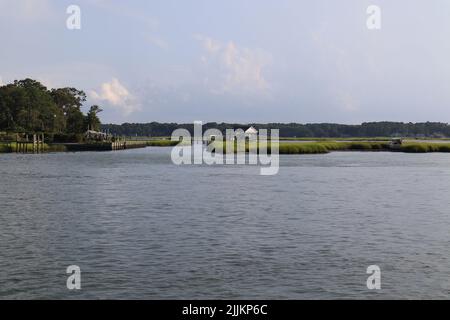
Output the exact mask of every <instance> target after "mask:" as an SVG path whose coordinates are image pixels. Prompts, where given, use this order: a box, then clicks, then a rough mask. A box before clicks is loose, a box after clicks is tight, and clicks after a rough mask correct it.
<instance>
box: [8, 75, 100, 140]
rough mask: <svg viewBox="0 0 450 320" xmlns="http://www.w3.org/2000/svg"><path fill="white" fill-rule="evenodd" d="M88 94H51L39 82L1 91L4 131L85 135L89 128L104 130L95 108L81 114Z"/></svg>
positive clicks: (23, 82)
mask: <svg viewBox="0 0 450 320" xmlns="http://www.w3.org/2000/svg"><path fill="white" fill-rule="evenodd" d="M85 101H86V94H85V93H84V92H83V91H80V90H77V89H75V88H59V89H52V90H48V89H47V88H46V87H45V86H44V85H42V84H41V83H39V82H38V81H36V80H32V79H24V80H20V81H14V83H12V84H8V85H5V86H1V87H0V131H13V132H28V133H31V132H45V133H58V134H81V133H83V132H85V131H86V129H87V125H88V124H89V125H90V126H91V127H92V128H93V129H97V130H98V129H99V128H100V120H99V118H98V116H97V114H98V113H99V112H100V111H101V109H100V107H98V106H93V107H92V108H91V110H90V111H89V113H88V115H86V116H85V115H84V114H83V113H82V111H81V107H82V106H83V103H84V102H85Z"/></svg>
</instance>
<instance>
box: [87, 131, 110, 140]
mask: <svg viewBox="0 0 450 320" xmlns="http://www.w3.org/2000/svg"><path fill="white" fill-rule="evenodd" d="M84 135H85V137H86V138H87V139H91V140H98V141H102V140H106V139H107V138H108V135H107V134H106V133H104V132H98V131H94V130H88V131H86V133H85V134H84Z"/></svg>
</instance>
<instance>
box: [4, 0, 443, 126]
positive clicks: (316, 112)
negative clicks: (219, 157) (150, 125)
mask: <svg viewBox="0 0 450 320" xmlns="http://www.w3.org/2000/svg"><path fill="white" fill-rule="evenodd" d="M71 4H75V5H78V6H79V7H80V8H81V30H68V29H67V28H66V19H67V18H68V16H69V15H68V14H67V13H66V8H67V7H68V6H69V5H71ZM373 4H374V5H377V6H379V7H380V9H381V30H369V29H368V28H367V26H366V20H367V18H368V15H367V13H366V9H367V7H368V6H369V5H373ZM449 12H450V2H449V1H446V0H431V1H418V0H414V1H407V0H397V1H387V0H378V1H365V0H343V1H333V0H327V1H326V0H316V1H301V0H280V1H274V0H271V1H268V0H239V1H238V0H227V1H224V0H220V1H219V0H215V1H213V0H209V1H200V0H189V1H148V0H147V1H145V0H142V1H137V0H129V1H118V0H116V1H113V0H111V1H107V0H82V1H81V0H80V1H75V0H71V1H65V0H58V1H56V0H55V1H51V0H0V38H1V39H2V46H1V49H0V81H2V83H8V82H11V81H13V80H14V79H21V78H25V77H31V78H35V79H38V80H40V81H42V82H43V83H44V84H45V85H47V86H49V87H63V86H74V87H77V88H79V89H82V90H84V91H85V92H86V93H87V94H88V96H89V101H88V103H89V104H94V103H96V104H99V105H101V106H102V107H103V109H104V112H103V113H102V115H101V118H102V121H103V122H114V123H122V122H150V121H173V122H192V121H194V120H203V121H217V122H222V121H227V122H231V121H233V122H301V123H306V122H339V123H360V122H363V121H381V120H390V121H413V122H416V121H443V122H448V121H450V38H449V35H450V18H449V17H450V16H449Z"/></svg>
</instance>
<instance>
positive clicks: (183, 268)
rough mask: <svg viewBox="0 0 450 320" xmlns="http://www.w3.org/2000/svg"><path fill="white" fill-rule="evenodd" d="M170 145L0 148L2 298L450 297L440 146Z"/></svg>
mask: <svg viewBox="0 0 450 320" xmlns="http://www.w3.org/2000/svg"><path fill="white" fill-rule="evenodd" d="M169 154H170V149H166V148H147V149H139V150H130V151H122V152H114V153H112V152H110V153H75V154H62V153H61V154H45V155H15V154H13V155H0V179H1V181H0V203H1V207H0V298H3V299H5V298H12V299H23V298H32V299H42V298H64V299H69V298H89V299H90V298H138V299H160V298H175V299H181V298H183V299H184V298H185V299H197V298H230V299H234V298H249V299H253V298H255V299H257V298H273V299H276V298H290V299H301V298H307V299H317V298H327V299H328V298H369V299H373V298H448V297H449V294H450V232H449V229H450V196H449V191H450V154H401V153H358V152H352V153H339V152H336V153H331V154H328V155H312V156H301V155H298V156H297V155H292V156H283V157H282V158H281V162H282V167H281V169H280V172H279V174H278V175H276V176H260V175H258V173H259V171H258V169H256V168H255V167H248V166H217V167H209V166H181V167H178V166H175V165H172V163H171V161H170V158H169ZM73 264H75V265H78V266H80V268H81V271H82V290H80V291H77V292H74V291H69V290H67V288H66V279H67V278H66V277H67V275H66V273H65V272H66V268H67V266H69V265H73ZM372 264H377V265H379V266H380V267H381V270H382V290H381V291H378V292H374V291H369V290H368V289H367V287H366V278H367V276H368V275H367V274H366V268H367V266H369V265H372Z"/></svg>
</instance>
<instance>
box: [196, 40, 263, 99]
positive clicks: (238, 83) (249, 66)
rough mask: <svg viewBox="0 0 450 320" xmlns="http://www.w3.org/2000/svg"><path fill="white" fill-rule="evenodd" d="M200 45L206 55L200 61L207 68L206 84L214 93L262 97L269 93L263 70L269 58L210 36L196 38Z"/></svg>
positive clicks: (257, 51) (260, 51)
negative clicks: (261, 95)
mask: <svg viewBox="0 0 450 320" xmlns="http://www.w3.org/2000/svg"><path fill="white" fill-rule="evenodd" d="M195 38H196V39H197V40H199V41H201V42H202V44H203V49H204V51H205V54H204V55H203V56H202V57H201V61H202V62H203V64H204V65H205V67H206V69H207V73H206V76H205V83H206V84H207V85H208V86H210V87H211V91H212V92H214V93H218V94H222V93H231V94H261V93H268V90H269V84H268V82H267V80H266V78H265V77H264V75H263V69H264V68H265V67H266V66H267V65H268V64H269V62H270V60H271V59H270V55H269V54H267V53H266V52H264V51H262V50H258V49H249V48H244V47H240V46H238V45H236V44H235V43H234V42H233V41H229V42H228V43H222V42H220V41H217V40H215V39H212V38H210V37H205V36H202V35H196V36H195Z"/></svg>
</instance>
